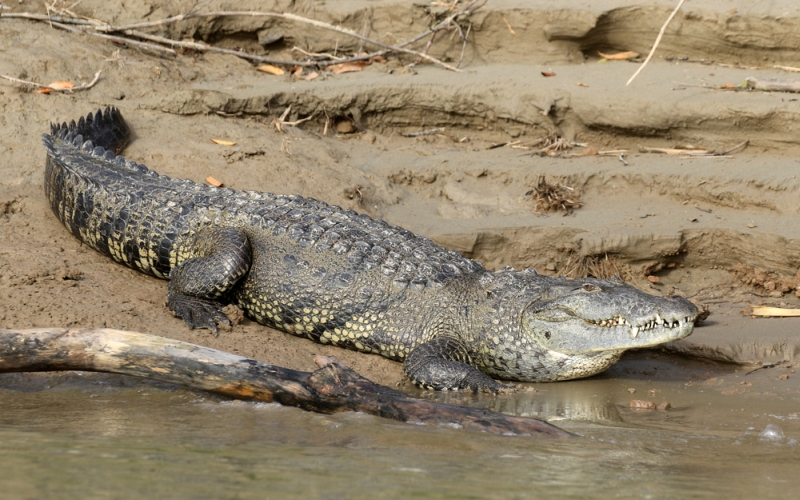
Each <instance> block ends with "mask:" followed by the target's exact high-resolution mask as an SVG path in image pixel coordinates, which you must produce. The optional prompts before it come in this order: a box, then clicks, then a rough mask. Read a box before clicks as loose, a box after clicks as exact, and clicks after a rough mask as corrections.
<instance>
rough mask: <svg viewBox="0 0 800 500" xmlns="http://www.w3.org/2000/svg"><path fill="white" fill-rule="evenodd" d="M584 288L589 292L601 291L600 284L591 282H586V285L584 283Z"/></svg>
mask: <svg viewBox="0 0 800 500" xmlns="http://www.w3.org/2000/svg"><path fill="white" fill-rule="evenodd" d="M582 288H583V289H584V290H585V291H587V292H599V291H600V287H599V286H597V285H592V284H591V283H586V284H585V285H583V287H582Z"/></svg>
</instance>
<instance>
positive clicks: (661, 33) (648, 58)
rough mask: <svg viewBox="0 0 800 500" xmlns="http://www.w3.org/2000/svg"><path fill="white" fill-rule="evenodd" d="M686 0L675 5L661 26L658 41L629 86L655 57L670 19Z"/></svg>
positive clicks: (629, 81)
mask: <svg viewBox="0 0 800 500" xmlns="http://www.w3.org/2000/svg"><path fill="white" fill-rule="evenodd" d="M685 1H686V0H681V1H680V2H678V6H677V7H675V10H673V11H672V14H670V15H669V17H668V18H667V21H666V22H665V23H664V25H663V26H662V27H661V31H659V32H658V36H657V37H656V41H655V43H654V44H653V48H652V49H650V53H649V54H647V58H646V59H645V60H644V62H643V63H642V65H641V66H639V69H637V70H636V73H634V74H633V76H632V77H631V79H630V80H628V83H626V84H625V85H626V86H627V85H630V84H631V82H632V81H633V79H634V78H636V77H637V76H639V73H641V72H642V70H643V69H644V67H645V66H647V63H649V62H650V58H652V57H653V54H654V53H655V51H656V47H658V44H659V43H660V42H661V37H663V36H664V31H665V30H666V29H667V25H668V24H669V22H670V21H672V18H673V17H675V14H677V13H678V10H680V8H681V5H683V2H685Z"/></svg>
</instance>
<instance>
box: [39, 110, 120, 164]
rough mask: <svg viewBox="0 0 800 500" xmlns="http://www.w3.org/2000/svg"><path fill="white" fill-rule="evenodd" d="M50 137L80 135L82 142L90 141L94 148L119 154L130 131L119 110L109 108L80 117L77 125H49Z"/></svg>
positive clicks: (72, 122) (73, 122)
mask: <svg viewBox="0 0 800 500" xmlns="http://www.w3.org/2000/svg"><path fill="white" fill-rule="evenodd" d="M50 135H52V136H54V137H60V138H62V139H64V138H66V137H67V136H71V137H76V136H78V135H80V136H82V137H83V140H84V141H87V140H88V141H92V144H93V145H94V146H100V147H101V148H103V149H105V150H106V151H113V152H114V153H116V154H119V152H120V151H122V150H123V148H125V146H126V145H127V144H128V141H129V140H130V138H131V129H130V128H129V127H128V124H127V123H125V119H124V118H122V113H120V111H119V109H117V108H115V107H113V106H109V107H107V108H106V109H104V110H97V112H96V113H94V114H92V113H89V114H88V115H86V117H85V118H84V117H81V119H80V120H78V122H77V123H75V120H72V121H71V122H69V124H67V123H66V122H64V123H61V124H57V123H51V124H50Z"/></svg>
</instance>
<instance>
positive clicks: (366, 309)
mask: <svg viewBox="0 0 800 500" xmlns="http://www.w3.org/2000/svg"><path fill="white" fill-rule="evenodd" d="M130 135H131V131H130V128H129V127H128V125H127V123H126V122H125V120H124V119H123V117H122V115H121V113H120V111H119V110H118V109H117V108H114V107H108V108H105V109H104V110H99V111H97V112H96V113H94V114H92V113H90V114H89V115H88V116H86V117H82V118H80V119H79V120H78V121H77V122H75V121H74V120H73V121H71V122H70V123H69V124H67V123H66V122H64V123H61V124H58V123H56V124H51V126H50V133H49V134H43V142H44V145H45V147H46V149H47V160H46V167H45V182H44V188H45V194H46V196H47V199H48V200H49V204H50V206H51V208H52V210H53V212H54V213H55V215H56V216H57V217H58V218H59V219H60V220H61V222H62V223H63V224H64V225H65V226H66V228H67V229H68V230H69V231H71V232H72V234H73V235H74V236H76V237H77V238H78V239H80V240H81V241H82V242H83V243H84V244H86V245H88V246H90V247H92V248H93V249H95V250H97V251H99V252H100V253H102V254H104V255H106V256H109V257H111V258H112V259H113V260H115V261H117V262H119V263H121V264H124V265H126V266H129V267H131V268H133V269H136V270H138V271H141V272H143V273H146V274H149V275H151V276H155V277H158V278H163V279H168V280H169V283H168V285H167V306H168V308H169V309H170V310H171V311H172V312H173V313H174V315H175V316H178V317H180V318H182V319H183V320H184V322H185V323H186V325H187V326H188V327H189V328H208V329H210V330H212V331H213V332H214V333H217V332H218V328H219V327H223V326H230V322H229V319H228V317H227V316H226V315H225V314H224V313H223V311H222V309H223V307H224V306H225V305H226V304H230V303H233V304H236V305H237V306H238V307H239V308H240V309H241V310H242V311H243V312H244V314H245V315H246V316H247V317H249V318H251V319H253V320H255V321H257V322H258V323H261V324H263V325H266V326H269V327H273V328H276V329H279V330H282V331H284V332H287V333H290V334H294V335H297V336H302V337H307V338H309V339H311V340H314V341H317V342H320V343H323V344H331V345H335V346H339V347H343V348H348V349H353V350H357V351H361V352H365V353H377V354H380V355H382V356H385V357H387V358H390V359H393V360H396V361H400V362H402V363H403V367H404V371H405V373H406V375H407V376H408V378H409V379H410V380H411V381H412V382H413V383H414V384H416V385H418V386H420V387H423V388H426V389H436V390H458V389H464V390H472V391H491V392H498V391H502V390H504V388H507V387H508V386H507V385H505V384H503V383H501V382H498V381H497V380H496V379H504V380H516V381H531V382H544V381H558V380H567V379H575V378H580V377H587V376H591V375H594V374H597V373H599V372H602V371H603V370H605V369H606V368H608V367H609V366H611V365H612V364H613V363H615V362H616V361H617V360H618V359H619V357H620V356H621V354H622V353H623V352H624V351H625V350H627V349H632V348H640V347H648V346H654V345H657V344H660V343H663V342H668V341H671V340H676V339H680V338H683V337H685V336H687V335H689V334H690V333H691V332H692V329H693V327H694V322H695V320H696V318H697V315H698V310H697V308H696V307H695V306H694V305H693V304H692V303H691V302H689V301H688V300H687V299H685V298H683V297H680V296H664V297H660V296H655V295H652V294H648V293H645V292H643V291H641V290H639V289H637V288H635V287H633V286H631V285H629V284H626V283H625V282H623V281H622V280H621V279H619V278H618V277H612V278H610V279H596V278H585V279H566V278H564V277H558V278H552V277H548V276H544V275H540V274H538V273H536V272H535V271H534V270H533V269H524V270H515V269H513V268H510V267H507V268H503V269H500V270H495V271H490V270H487V269H485V268H484V266H483V265H482V264H481V263H479V262H477V261H475V260H471V259H468V258H465V257H464V256H463V255H461V254H460V253H458V252H456V251H453V250H448V249H446V248H444V247H442V246H440V245H437V244H435V243H433V242H432V241H431V240H430V239H428V238H426V237H424V236H420V235H416V234H414V233H412V232H410V231H408V230H406V229H403V228H401V227H399V226H395V225H392V224H389V223H387V222H384V221H382V220H378V219H373V218H371V217H369V216H368V215H365V214H358V213H356V212H355V211H353V210H348V209H343V208H340V207H337V206H332V205H328V204H326V203H324V202H322V201H318V200H316V199H313V198H308V197H302V196H299V195H276V194H270V193H262V192H257V191H238V190H233V189H230V188H219V187H214V186H209V185H205V184H201V183H196V182H193V181H190V180H180V179H173V178H170V177H167V176H165V175H159V174H157V173H156V172H154V171H152V170H150V169H148V168H147V167H145V166H144V165H142V164H139V163H136V162H134V161H129V160H127V159H125V158H124V157H123V156H121V155H120V153H121V151H122V149H123V148H124V146H125V145H126V144H127V142H128V140H129V137H130Z"/></svg>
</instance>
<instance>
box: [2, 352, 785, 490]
mask: <svg viewBox="0 0 800 500" xmlns="http://www.w3.org/2000/svg"><path fill="white" fill-rule="evenodd" d="M771 376H772V375H770V377H771ZM746 377H747V376H746V375H744V372H743V371H736V370H735V369H733V368H730V367H724V366H712V365H697V366H691V365H686V364H676V363H675V362H674V361H673V360H662V359H645V358H643V357H641V356H640V357H639V358H633V359H627V360H623V361H622V362H621V363H619V364H618V365H617V366H616V367H615V368H613V369H612V370H611V371H610V372H608V373H606V374H604V375H602V376H600V377H598V378H594V379H590V380H584V381H577V382H569V383H558V384H546V385H545V384H539V385H533V386H531V387H530V388H528V390H522V391H520V392H518V393H517V394H514V395H512V396H508V397H501V398H490V397H487V396H472V395H464V394H461V395H452V394H450V395H443V394H435V395H432V394H426V397H428V398H433V399H438V400H443V401H449V402H453V403H458V404H465V405H472V406H484V407H492V408H494V409H497V410H500V411H504V412H507V413H514V414H518V415H535V416H539V417H542V418H546V419H549V420H551V421H553V422H555V423H557V424H558V425H560V426H562V427H564V428H566V429H568V430H570V431H572V432H575V433H577V434H579V437H577V438H575V439H570V440H563V441H545V440H535V439H531V438H525V437H502V436H490V435H482V434H475V433H468V432H464V431H460V430H457V429H450V428H445V427H423V426H414V425H409V424H399V423H395V422H391V421H387V420H382V419H378V418H374V417H371V416H367V415H362V414H353V413H348V414H340V415H332V416H328V415H317V414H312V413H307V412H303V411H300V410H297V409H293V408H285V407H281V406H278V405H273V404H253V403H245V402H238V401H228V400H223V399H220V398H217V397H215V396H210V395H208V394H205V393H199V392H192V391H187V390H184V389H181V388H177V387H174V386H170V385H166V384H158V383H150V382H143V381H139V380H135V379H132V378H125V377H117V376H109V375H99V374H79V373H73V374H62V375H55V376H50V375H44V376H41V375H38V374H37V375H33V376H32V375H2V376H0V450H2V451H1V452H0V471H2V474H0V491H3V492H4V493H3V495H2V497H3V498H8V499H24V498H77V497H80V498H123V497H124V498H131V497H150V498H152V497H164V496H169V497H170V498H199V497H206V498H342V497H350V498H353V497H355V498H360V497H374V496H376V495H377V496H381V497H396V496H404V497H407V496H420V497H437V498H440V497H458V498H499V497H503V498H515V497H526V498H527V497H530V496H532V495H544V494H547V495H548V496H552V495H556V496H559V497H561V496H563V497H576V498H578V497H580V498H585V497H623V498H625V497H645V498H678V497H681V498H691V497H706V496H709V497H710V496H714V497H719V496H721V495H733V496H735V497H748V496H752V497H756V496H757V497H758V498H791V497H793V495H795V494H796V492H797V491H798V487H800V478H798V472H799V471H800V444H798V438H800V417H798V413H797V412H798V411H800V401H798V399H797V398H796V397H786V396H785V395H781V394H776V393H772V392H768V393H767V394H768V395H769V394H771V396H768V397H765V395H764V394H763V393H760V392H757V391H755V392H752V393H749V392H744V393H742V394H733V395H732V394H731V393H730V391H728V392H727V393H726V391H724V390H723V391H718V390H716V388H715V387H716V381H720V380H726V379H727V380H729V381H731V382H733V383H734V384H735V385H741V382H738V380H739V379H741V380H756V379H750V378H746ZM745 383H749V382H745ZM735 385H732V386H731V387H734V386H735ZM757 386H758V383H757V382H756V383H753V384H751V385H750V386H746V387H748V388H753V389H754V390H755V389H757ZM631 391H635V392H631ZM734 392H735V391H734ZM632 399H643V400H651V401H654V402H656V403H660V402H662V401H668V402H670V403H671V404H672V406H673V407H672V408H671V409H669V410H667V411H658V410H649V411H648V410H633V409H631V408H630V401H631V400H632ZM765 429H766V432H764V431H765Z"/></svg>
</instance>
